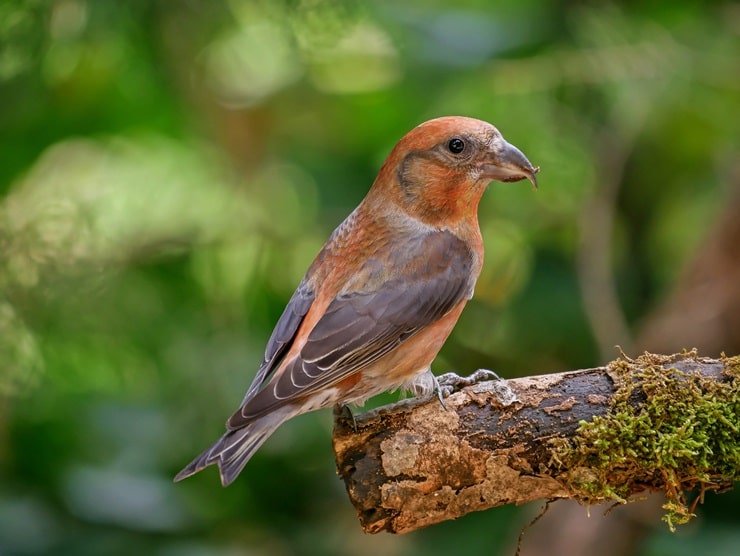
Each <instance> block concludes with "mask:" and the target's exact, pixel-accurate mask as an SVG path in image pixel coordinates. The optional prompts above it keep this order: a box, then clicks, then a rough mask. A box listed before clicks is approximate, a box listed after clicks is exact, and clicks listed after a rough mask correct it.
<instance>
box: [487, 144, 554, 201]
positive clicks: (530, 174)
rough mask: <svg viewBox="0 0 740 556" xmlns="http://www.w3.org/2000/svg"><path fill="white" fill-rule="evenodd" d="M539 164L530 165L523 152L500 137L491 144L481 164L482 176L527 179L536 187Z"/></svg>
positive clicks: (508, 179)
mask: <svg viewBox="0 0 740 556" xmlns="http://www.w3.org/2000/svg"><path fill="white" fill-rule="evenodd" d="M539 171H540V167H539V166H536V167H535V166H532V163H531V162H530V161H529V160H527V157H526V156H524V153H523V152H522V151H520V150H519V149H517V148H516V147H515V146H514V145H512V144H511V143H507V142H506V141H504V140H503V139H500V140H498V141H496V142H495V143H494V145H492V148H491V150H490V151H489V156H488V157H486V160H485V161H484V164H483V177H486V178H489V179H491V180H496V181H505V182H510V181H519V180H523V179H528V180H529V181H531V182H532V186H534V188H535V189H537V176H536V174H537V172H539Z"/></svg>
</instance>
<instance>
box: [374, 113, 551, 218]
mask: <svg viewBox="0 0 740 556" xmlns="http://www.w3.org/2000/svg"><path fill="white" fill-rule="evenodd" d="M538 171H539V167H534V166H532V164H531V163H530V162H529V160H527V157H526V156H524V154H522V152H521V151H520V150H519V149H517V148H516V147H515V146H514V145H511V144H509V143H507V142H506V140H504V138H503V136H502V135H501V133H500V132H499V131H498V129H496V128H495V127H494V126H492V125H491V124H489V123H487V122H483V121H481V120H476V119H473V118H465V117H461V116H448V117H444V118H437V119H434V120H429V121H428V122H425V123H423V124H421V125H419V126H418V127H416V128H414V129H412V130H411V131H410V132H409V133H407V134H406V135H405V136H404V137H403V138H402V139H401V140H400V141H399V142H398V144H397V145H396V146H395V148H394V149H393V151H392V152H391V154H390V155H389V156H388V159H387V160H386V161H385V164H384V165H383V168H382V169H381V171H380V174H379V175H378V179H377V180H376V181H375V184H374V185H373V190H379V191H378V192H379V193H381V195H382V196H383V197H384V198H386V199H389V198H390V199H393V200H394V201H395V202H396V204H398V205H400V206H401V207H402V208H404V209H405V210H406V211H408V212H409V213H410V214H412V215H414V216H416V217H418V218H420V219H422V220H424V221H426V222H428V223H430V224H435V223H437V221H439V222H445V221H454V220H457V219H460V218H465V217H466V216H470V215H473V214H475V213H476V212H477V208H478V202H479V201H480V198H481V196H482V195H483V191H485V189H486V187H487V185H488V184H489V183H490V182H491V181H493V180H496V181H504V182H511V181H519V180H523V179H528V180H529V181H531V182H532V185H533V186H534V187H535V189H536V188H537V178H536V174H537V172H538Z"/></svg>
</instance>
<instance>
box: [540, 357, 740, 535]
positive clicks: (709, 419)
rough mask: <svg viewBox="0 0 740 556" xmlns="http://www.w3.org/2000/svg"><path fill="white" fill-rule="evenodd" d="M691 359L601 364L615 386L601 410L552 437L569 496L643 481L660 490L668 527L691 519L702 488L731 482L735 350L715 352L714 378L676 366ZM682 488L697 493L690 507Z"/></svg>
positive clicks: (737, 380) (738, 467)
mask: <svg viewBox="0 0 740 556" xmlns="http://www.w3.org/2000/svg"><path fill="white" fill-rule="evenodd" d="M692 359H693V360H696V359H698V356H697V354H696V352H695V351H692V352H684V353H682V354H679V355H675V356H660V355H652V354H645V355H643V356H640V357H639V358H638V359H636V360H631V359H629V358H626V357H625V358H622V359H618V360H616V361H614V362H612V363H611V364H610V365H609V374H610V376H611V377H612V378H613V379H614V380H615V383H616V385H617V392H616V394H615V397H614V400H613V404H612V406H611V408H610V411H609V412H608V414H607V415H605V416H603V417H595V418H594V419H593V420H592V421H589V422H581V423H580V426H579V428H578V433H577V435H576V437H575V438H574V439H571V440H564V439H559V440H558V441H557V442H555V443H554V444H553V453H554V456H553V461H555V462H557V463H558V464H559V465H561V466H562V467H561V468H562V469H567V470H568V471H567V472H564V476H563V477H562V478H563V479H564V480H565V481H566V483H567V484H568V485H569V487H570V488H571V490H572V492H573V494H574V495H575V497H576V498H578V499H579V500H581V501H582V502H584V503H594V502H601V501H604V500H614V501H617V502H620V503H623V502H625V501H627V499H628V498H629V496H631V495H632V494H635V493H637V492H640V491H642V490H645V489H646V488H649V489H654V490H655V489H663V490H664V491H665V495H666V503H665V504H664V506H663V508H664V509H665V510H666V514H665V516H664V520H665V521H666V522H667V523H668V526H669V527H670V528H671V530H673V529H674V527H675V525H676V524H682V523H686V522H687V521H689V520H690V519H691V517H692V516H693V509H694V504H696V502H698V501H699V500H701V499H702V498H703V495H704V493H705V492H706V491H718V490H723V489H727V488H731V487H732V483H733V481H734V480H737V479H738V478H739V475H740V445H739V444H740V443H739V442H738V440H739V439H740V424H739V423H740V420H739V419H738V415H739V414H740V411H739V410H740V357H732V358H727V357H724V356H723V358H722V359H721V360H720V362H719V363H721V364H723V365H724V368H723V371H722V372H723V375H724V377H725V378H726V380H722V381H720V380H716V379H713V378H710V377H705V376H701V375H697V374H695V373H692V372H686V371H684V370H679V368H681V367H684V368H685V367H686V365H685V364H683V365H682V364H681V362H684V361H687V360H689V361H690V360H692ZM676 367H679V368H676ZM688 491H696V492H698V493H699V494H698V496H697V497H696V500H695V502H694V504H692V506H691V507H689V505H688V503H687V499H686V493H687V492H688Z"/></svg>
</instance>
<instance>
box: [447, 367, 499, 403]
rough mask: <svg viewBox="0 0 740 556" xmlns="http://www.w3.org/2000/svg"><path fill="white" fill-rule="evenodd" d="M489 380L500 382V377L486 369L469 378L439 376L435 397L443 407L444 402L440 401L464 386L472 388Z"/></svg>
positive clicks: (450, 374) (479, 370)
mask: <svg viewBox="0 0 740 556" xmlns="http://www.w3.org/2000/svg"><path fill="white" fill-rule="evenodd" d="M489 380H501V377H500V376H498V375H497V374H496V373H495V372H493V371H489V370H488V369H478V370H477V371H475V372H474V373H473V374H471V375H469V376H460V375H457V374H455V373H444V374H441V375H439V376H438V377H437V395H438V396H439V401H440V402H442V406H443V407H444V402H443V401H442V400H443V399H444V398H448V397H449V396H450V395H452V394H454V393H455V392H458V391H460V390H462V389H463V388H465V387H466V386H472V385H473V384H478V383H479V382H486V381H489Z"/></svg>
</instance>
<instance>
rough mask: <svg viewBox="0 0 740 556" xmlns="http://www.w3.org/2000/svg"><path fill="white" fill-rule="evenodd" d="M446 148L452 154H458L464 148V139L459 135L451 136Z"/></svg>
mask: <svg viewBox="0 0 740 556" xmlns="http://www.w3.org/2000/svg"><path fill="white" fill-rule="evenodd" d="M447 148H448V149H449V150H450V152H451V153H452V154H460V153H461V152H463V150H464V149H465V141H463V140H462V139H460V138H459V137H453V138H452V139H450V142H449V143H447Z"/></svg>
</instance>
